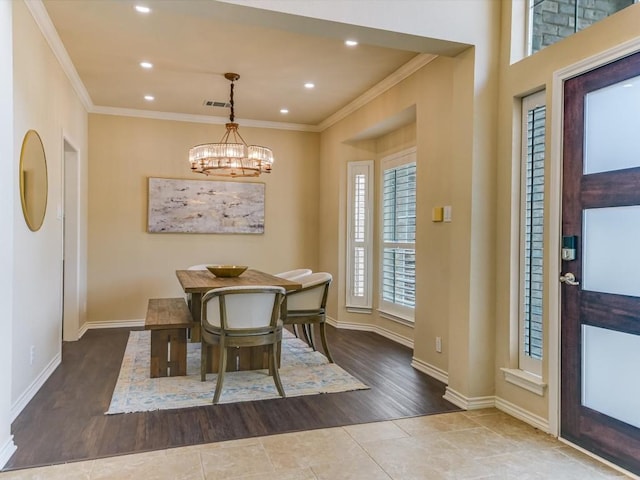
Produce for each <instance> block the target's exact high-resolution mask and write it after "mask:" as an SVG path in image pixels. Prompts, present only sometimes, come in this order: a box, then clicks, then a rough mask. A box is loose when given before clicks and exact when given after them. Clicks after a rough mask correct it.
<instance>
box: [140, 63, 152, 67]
mask: <svg viewBox="0 0 640 480" xmlns="http://www.w3.org/2000/svg"><path fill="white" fill-rule="evenodd" d="M140 66H141V67H142V68H153V63H151V62H140Z"/></svg>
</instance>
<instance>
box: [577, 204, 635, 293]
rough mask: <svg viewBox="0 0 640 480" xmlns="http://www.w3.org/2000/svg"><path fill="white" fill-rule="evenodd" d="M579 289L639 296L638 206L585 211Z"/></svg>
mask: <svg viewBox="0 0 640 480" xmlns="http://www.w3.org/2000/svg"><path fill="white" fill-rule="evenodd" d="M583 228H584V231H583V241H582V248H583V260H584V263H583V268H582V288H583V289H584V290H591V291H593V292H603V293H615V294H619V295H631V296H634V297H640V268H638V265H640V248H638V246H639V245H640V206H631V207H610V208H592V209H585V210H584V219H583Z"/></svg>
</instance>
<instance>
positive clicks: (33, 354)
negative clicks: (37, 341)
mask: <svg viewBox="0 0 640 480" xmlns="http://www.w3.org/2000/svg"><path fill="white" fill-rule="evenodd" d="M35 357H36V346H35V345H31V348H30V349H29V365H33V359H34V358H35Z"/></svg>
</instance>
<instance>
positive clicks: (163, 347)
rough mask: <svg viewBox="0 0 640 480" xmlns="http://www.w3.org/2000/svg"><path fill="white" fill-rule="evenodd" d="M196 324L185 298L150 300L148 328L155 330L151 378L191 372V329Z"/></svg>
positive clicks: (146, 322) (152, 333)
mask: <svg viewBox="0 0 640 480" xmlns="http://www.w3.org/2000/svg"><path fill="white" fill-rule="evenodd" d="M194 326H196V323H195V322H194V321H193V318H192V316H191V312H190V311H189V308H188V307H187V303H186V302H185V300H184V298H152V299H150V300H149V306H148V308H147V317H146V318H145V322H144V328H145V330H151V362H150V376H151V378H157V377H176V376H178V375H186V374H187V329H189V328H193V327H194Z"/></svg>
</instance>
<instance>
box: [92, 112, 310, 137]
mask: <svg viewBox="0 0 640 480" xmlns="http://www.w3.org/2000/svg"><path fill="white" fill-rule="evenodd" d="M89 113H98V114H102V115H117V116H123V117H138V118H150V119H155V120H173V121H176V122H191V123H208V124H214V125H224V124H225V123H229V118H227V117H214V116H211V115H195V114H190V113H173V112H156V111H153V110H138V109H135V108H117V107H102V106H94V107H93V108H92V109H91V110H89ZM236 122H237V123H239V124H240V125H241V126H242V127H256V128H273V129H276V130H296V131H301V132H319V131H320V130H319V129H318V127H317V126H315V125H304V124H301V123H284V122H268V121H264V120H249V119H246V120H243V119H236Z"/></svg>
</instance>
